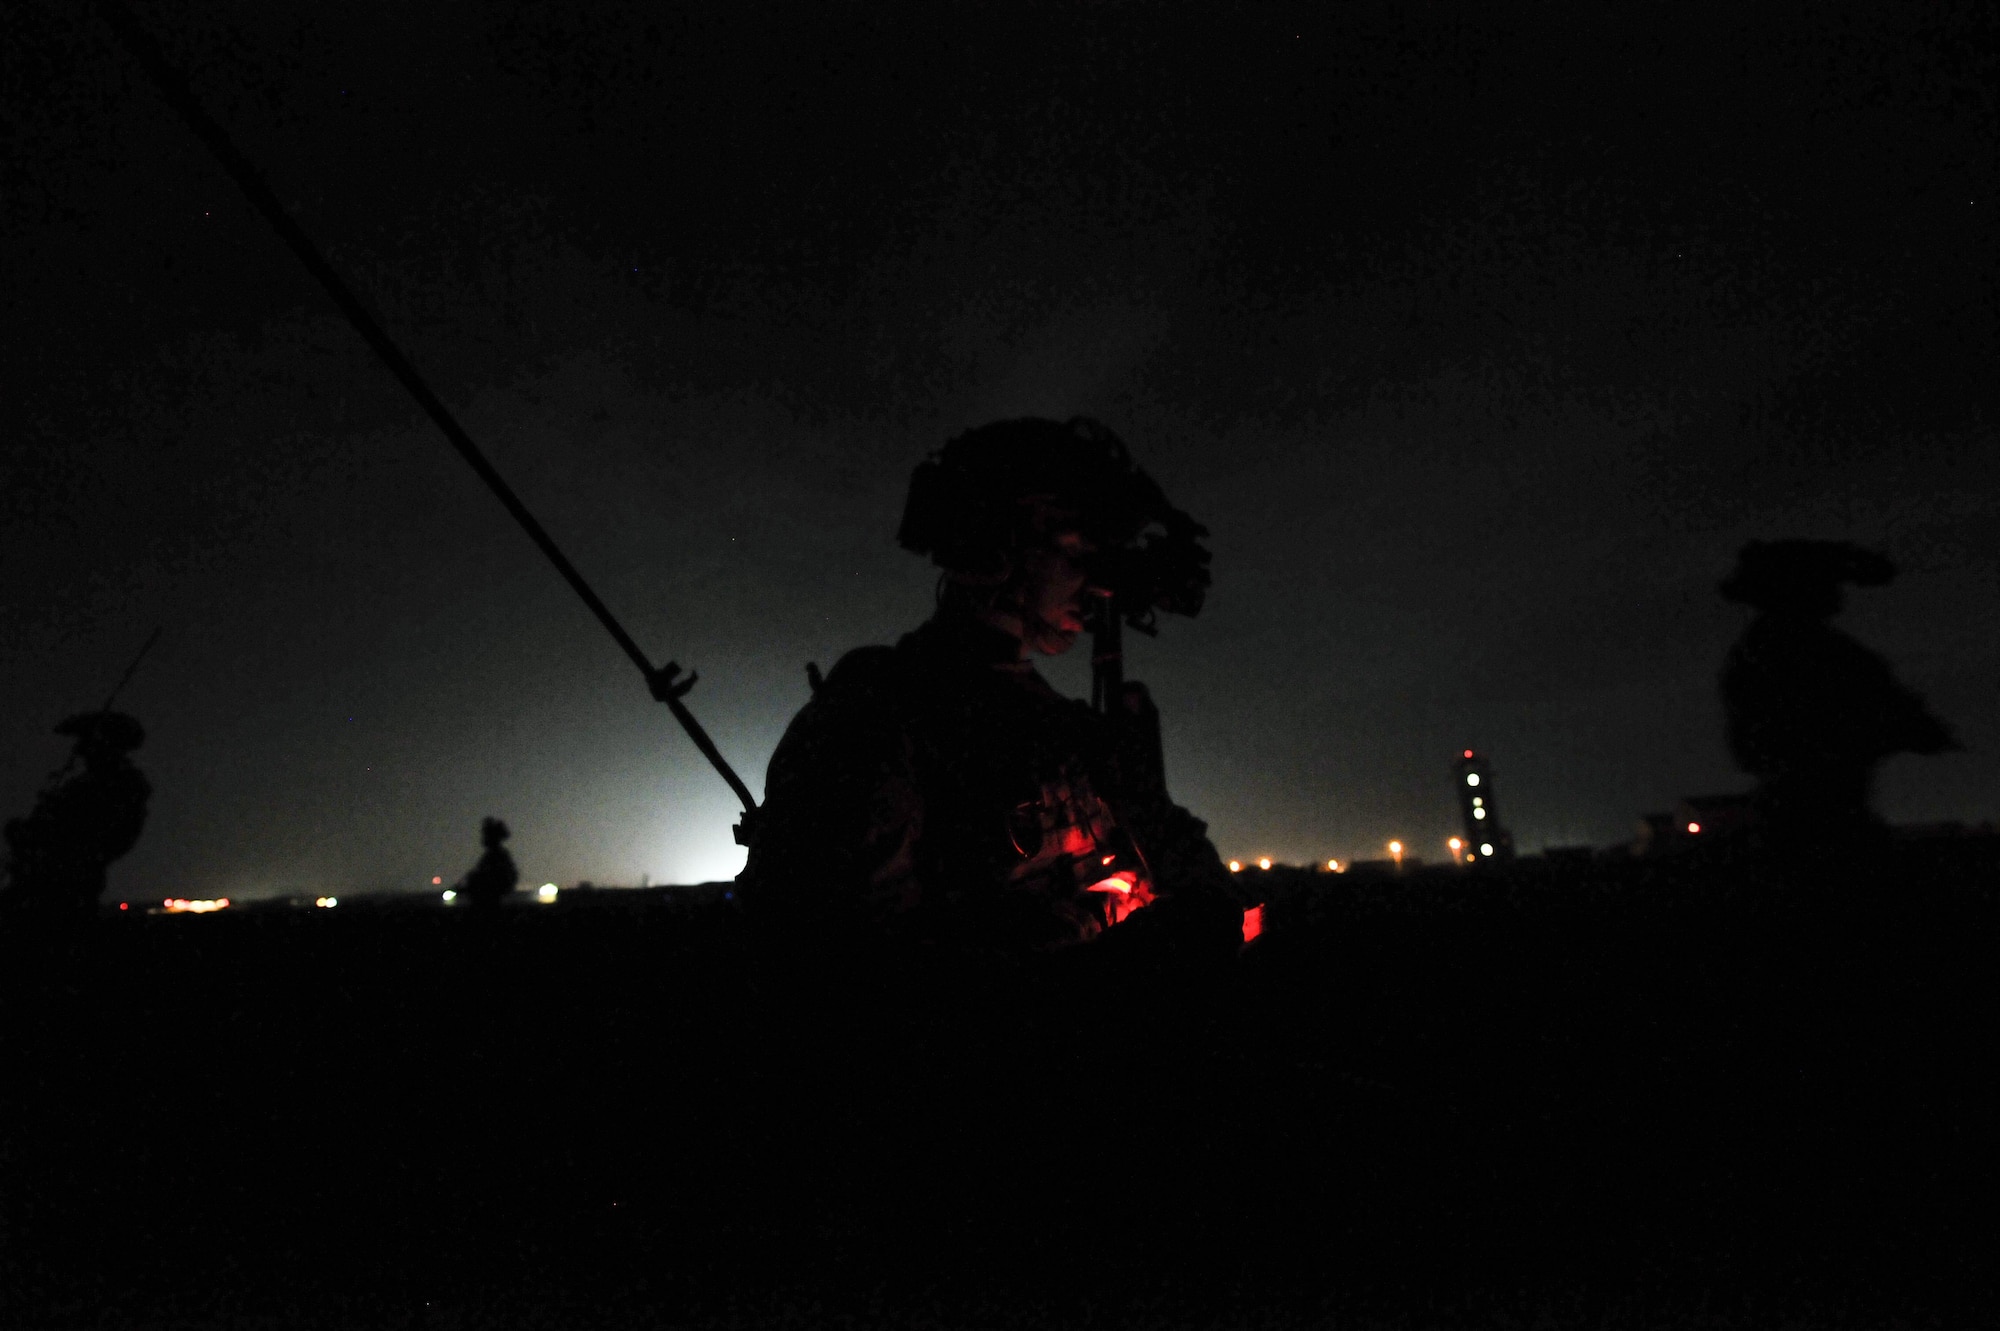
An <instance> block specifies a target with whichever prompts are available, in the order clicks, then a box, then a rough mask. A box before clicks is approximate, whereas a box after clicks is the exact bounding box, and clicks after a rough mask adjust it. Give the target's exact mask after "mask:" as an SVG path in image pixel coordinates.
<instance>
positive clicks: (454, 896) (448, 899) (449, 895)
mask: <svg viewBox="0 0 2000 1331" xmlns="http://www.w3.org/2000/svg"><path fill="white" fill-rule="evenodd" d="M456 900H458V893H456V892H454V891H452V890H451V889H450V888H448V887H447V888H446V889H445V890H444V904H445V905H447V906H449V905H450V904H451V903H452V902H454V901H456Z"/></svg>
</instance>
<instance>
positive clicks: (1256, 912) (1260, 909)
mask: <svg viewBox="0 0 2000 1331" xmlns="http://www.w3.org/2000/svg"><path fill="white" fill-rule="evenodd" d="M1263 932H1264V903H1263V902H1261V901H1260V902H1258V903H1257V904H1256V905H1254V906H1252V907H1251V908H1250V909H1249V910H1246V911H1244V912H1243V941H1244V942H1246V943H1247V942H1249V941H1250V940H1252V939H1253V938H1255V937H1257V935H1259V934H1261V933H1263Z"/></svg>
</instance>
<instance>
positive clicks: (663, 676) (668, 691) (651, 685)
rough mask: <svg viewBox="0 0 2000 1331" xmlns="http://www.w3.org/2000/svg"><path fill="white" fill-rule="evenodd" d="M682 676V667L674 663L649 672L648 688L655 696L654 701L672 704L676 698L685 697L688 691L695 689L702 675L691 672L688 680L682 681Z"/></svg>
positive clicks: (668, 663)
mask: <svg viewBox="0 0 2000 1331" xmlns="http://www.w3.org/2000/svg"><path fill="white" fill-rule="evenodd" d="M680 675H681V668H680V666H679V665H678V664H676V663H675V662H672V661H669V662H667V663H666V664H665V665H663V666H659V667H657V668H655V669H652V670H648V671H647V672H646V688H647V691H649V692H650V693H651V694H652V695H653V701H654V702H670V701H672V700H673V699H675V698H680V697H685V696H686V694H687V691H688V690H689V689H691V688H693V687H694V682H695V681H696V680H697V679H700V678H701V676H700V674H698V673H696V672H694V671H689V672H688V676H687V678H686V679H682V678H681V677H680Z"/></svg>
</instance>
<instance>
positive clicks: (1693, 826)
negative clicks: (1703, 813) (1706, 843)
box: [1688, 823, 1701, 836]
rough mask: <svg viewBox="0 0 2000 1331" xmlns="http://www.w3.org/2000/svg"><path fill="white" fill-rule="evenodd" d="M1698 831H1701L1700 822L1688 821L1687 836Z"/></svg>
mask: <svg viewBox="0 0 2000 1331" xmlns="http://www.w3.org/2000/svg"><path fill="white" fill-rule="evenodd" d="M1699 831H1701V824H1700V823H1689V824H1688V835H1689V836H1693V835H1694V834H1695V833H1697V832H1699Z"/></svg>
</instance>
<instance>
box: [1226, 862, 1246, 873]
mask: <svg viewBox="0 0 2000 1331" xmlns="http://www.w3.org/2000/svg"><path fill="white" fill-rule="evenodd" d="M1229 872H1231V873H1242V872H1243V861H1242V860H1231V861H1230V862H1229Z"/></svg>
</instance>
